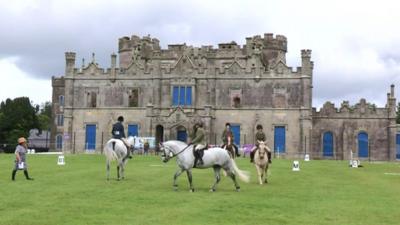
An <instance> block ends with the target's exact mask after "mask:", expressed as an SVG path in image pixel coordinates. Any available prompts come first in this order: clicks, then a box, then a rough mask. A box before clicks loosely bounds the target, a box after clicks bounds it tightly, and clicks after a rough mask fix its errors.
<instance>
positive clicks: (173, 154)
mask: <svg viewBox="0 0 400 225" xmlns="http://www.w3.org/2000/svg"><path fill="white" fill-rule="evenodd" d="M191 145H192V144H188V145H187V146H186V147H184V148H183V149H182V150H180V151H179V152H178V153H176V154H175V153H174V152H172V151H171V150H170V149H169V147H168V146H164V145H163V144H161V146H162V148H163V150H164V151H163V155H161V157H164V158H166V157H167V154H166V153H165V149H166V148H168V149H169V152H170V155H171V153H172V156H168V158H167V159H168V160H170V159H172V158H174V157H176V156H177V155H179V154H181V153H182V152H184V151H185V150H186V149H187V148H188V147H189V146H191Z"/></svg>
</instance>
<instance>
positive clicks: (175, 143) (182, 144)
mask: <svg viewBox="0 0 400 225" xmlns="http://www.w3.org/2000/svg"><path fill="white" fill-rule="evenodd" d="M163 144H164V145H169V146H174V147H175V148H177V149H182V148H184V147H186V146H187V144H186V143H185V142H182V141H179V140H169V141H166V142H164V143H163Z"/></svg>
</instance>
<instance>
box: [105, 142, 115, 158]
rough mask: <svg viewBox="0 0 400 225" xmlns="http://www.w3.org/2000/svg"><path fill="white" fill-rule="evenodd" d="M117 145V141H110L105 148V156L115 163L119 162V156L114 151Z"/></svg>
mask: <svg viewBox="0 0 400 225" xmlns="http://www.w3.org/2000/svg"><path fill="white" fill-rule="evenodd" d="M114 144H115V141H109V142H107V144H106V146H104V155H106V158H107V160H109V161H113V160H117V159H118V156H117V154H116V153H115V151H114V150H113V145H114Z"/></svg>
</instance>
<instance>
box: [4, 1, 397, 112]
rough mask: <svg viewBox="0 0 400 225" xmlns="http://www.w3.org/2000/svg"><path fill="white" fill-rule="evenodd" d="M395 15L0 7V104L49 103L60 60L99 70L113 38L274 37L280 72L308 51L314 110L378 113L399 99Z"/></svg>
mask: <svg viewBox="0 0 400 225" xmlns="http://www.w3.org/2000/svg"><path fill="white" fill-rule="evenodd" d="M399 12H400V3H399V2H398V1H396V0H393V1H392V0H380V1H368V0H367V1H366V0H360V1H355V0H353V1H351V0H332V1H331V0H329V1H328V0H326V1H321V0H308V1H303V0H297V1H290V0H260V1H258V0H253V1H252V0H236V1H235V0H218V1H214V0H210V1H208V0H199V1H189V0H182V1H178V0H173V1H171V0H170V1H164V0H159V1H152V0H145V1H144V0H143V1H128V0H127V1H123V0H113V1H109V0H97V1H87V0H85V1H81V0H65V1H61V0H60V1H51V0H13V1H10V0H0V101H4V100H5V99H7V98H15V97H20V96H28V97H29V98H30V99H31V100H32V101H33V103H34V104H41V103H44V102H45V101H51V77H52V76H61V75H63V74H64V70H65V59H64V52H66V51H73V52H76V53H77V66H80V64H81V59H82V58H85V59H86V62H88V61H89V59H91V54H92V52H94V53H95V54H96V61H97V62H98V63H99V64H100V66H101V67H105V68H107V67H110V54H111V53H113V52H116V53H117V52H118V38H119V37H122V36H131V35H133V34H136V35H138V36H146V35H148V34H150V35H151V36H152V37H156V38H158V39H159V40H160V44H161V45H162V47H163V48H165V47H166V46H167V45H168V44H177V43H184V42H185V43H187V44H188V45H193V46H198V47H199V46H201V45H214V46H215V47H217V44H218V43H222V42H230V41H236V42H237V43H238V44H240V45H243V44H244V42H245V38H246V37H250V36H253V35H257V34H259V35H263V34H264V33H274V34H282V35H285V36H286V37H287V38H288V53H287V63H288V66H291V67H297V66H301V61H300V50H301V49H311V50H312V60H313V61H314V78H313V79H314V80H313V81H314V90H313V105H314V106H317V107H320V106H321V105H322V104H323V103H324V102H326V101H331V102H334V103H335V104H336V106H337V107H338V106H339V105H340V103H341V102H342V101H343V100H349V101H350V104H352V105H353V104H356V103H357V102H359V100H360V98H366V99H367V101H369V102H371V103H375V104H377V105H378V106H380V107H383V106H384V105H385V104H386V93H387V92H389V90H390V84H395V85H396V97H397V99H399V96H400V94H399V93H400V88H399V87H400V82H399V81H400V29H399V28H400V24H399V22H400V13H399Z"/></svg>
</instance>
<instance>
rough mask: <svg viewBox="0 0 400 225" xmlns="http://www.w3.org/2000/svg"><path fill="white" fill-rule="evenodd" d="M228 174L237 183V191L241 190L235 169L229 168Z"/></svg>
mask: <svg viewBox="0 0 400 225" xmlns="http://www.w3.org/2000/svg"><path fill="white" fill-rule="evenodd" d="M228 175H229V176H230V177H231V179H232V180H233V183H234V184H235V188H236V191H240V186H239V184H238V183H237V181H236V175H235V173H234V171H233V169H229V170H228Z"/></svg>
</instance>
